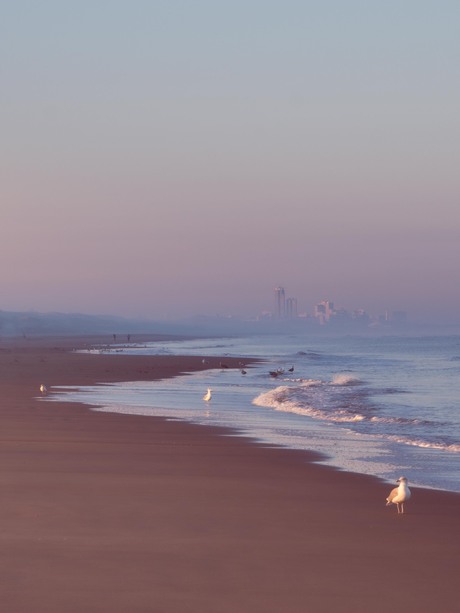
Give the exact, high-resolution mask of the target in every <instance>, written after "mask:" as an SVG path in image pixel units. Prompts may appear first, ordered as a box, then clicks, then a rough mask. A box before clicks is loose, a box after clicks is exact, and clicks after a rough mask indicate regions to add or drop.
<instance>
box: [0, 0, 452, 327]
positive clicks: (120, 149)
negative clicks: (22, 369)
mask: <svg viewBox="0 0 460 613" xmlns="http://www.w3.org/2000/svg"><path fill="white" fill-rule="evenodd" d="M459 23H460V3H458V2H457V1H456V0H440V1H438V2H431V1H424V0H417V1H416V0H403V1H401V0H388V1H387V2H375V1H373V0H361V1H358V0H349V1H348V2H344V1H343V0H328V1H326V2H312V1H308V0H302V1H300V0H283V2H281V1H272V0H244V1H243V0H233V1H232V2H221V1H218V0H197V1H195V2H190V1H189V0H155V1H148V0H130V1H129V2H128V1H127V0H92V1H91V2H90V1H89V0H88V1H86V0H80V1H79V2H76V1H72V0H70V1H68V2H62V1H60V0H41V1H40V2H8V3H6V2H4V3H2V4H1V6H0V51H1V57H2V60H1V65H0V74H1V80H2V103H1V109H2V110H1V126H0V127H1V134H2V137H1V140H0V163H1V169H2V170H1V181H0V199H1V207H2V209H1V210H2V221H1V224H0V270H1V280H2V292H1V299H0V309H3V310H28V309H33V310H37V311H65V312H66V311H71V312H77V311H78V312H84V313H112V314H115V315H123V316H135V317H148V318H159V317H166V316H167V317H180V316H183V315H188V314H194V313H204V314H215V313H221V314H224V313H232V314H235V315H246V314H254V313H258V312H260V311H262V310H264V309H271V308H272V307H273V303H272V296H273V288H274V287H275V286H278V285H281V286H283V287H285V288H286V291H287V293H288V294H289V295H293V296H296V297H297V299H298V306H299V310H300V311H303V310H306V311H310V312H311V310H312V307H313V305H314V304H315V303H317V302H319V301H321V300H327V299H328V300H333V301H334V302H335V304H336V305H337V306H343V307H344V308H346V309H354V308H364V309H366V310H367V311H369V312H372V313H377V312H383V311H385V310H386V309H388V310H403V311H407V312H408V313H409V314H410V315H411V317H413V318H416V319H417V318H418V319H420V320H431V321H453V320H457V321H458V320H459V319H460V316H459V313H460V284H459V282H458V262H459V261H460V247H459V236H460V235H459V230H460V209H459V195H460V173H459V172H458V160H459V158H460V119H459V117H460V116H459V113H458V109H459V108H460V95H459V94H460V79H459V58H460V38H459V36H458V27H459Z"/></svg>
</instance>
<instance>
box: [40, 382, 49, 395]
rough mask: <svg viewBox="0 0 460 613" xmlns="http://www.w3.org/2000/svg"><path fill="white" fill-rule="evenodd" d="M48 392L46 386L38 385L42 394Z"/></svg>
mask: <svg viewBox="0 0 460 613" xmlns="http://www.w3.org/2000/svg"><path fill="white" fill-rule="evenodd" d="M47 391H48V389H47V387H46V385H43V383H42V384H41V385H40V392H41V393H42V394H46V392H47Z"/></svg>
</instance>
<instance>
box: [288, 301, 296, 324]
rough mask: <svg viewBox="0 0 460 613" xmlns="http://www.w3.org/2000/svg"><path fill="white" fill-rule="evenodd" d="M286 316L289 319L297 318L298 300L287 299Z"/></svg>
mask: <svg viewBox="0 0 460 613" xmlns="http://www.w3.org/2000/svg"><path fill="white" fill-rule="evenodd" d="M286 316H287V318H288V319H295V318H296V317H297V298H287V299H286Z"/></svg>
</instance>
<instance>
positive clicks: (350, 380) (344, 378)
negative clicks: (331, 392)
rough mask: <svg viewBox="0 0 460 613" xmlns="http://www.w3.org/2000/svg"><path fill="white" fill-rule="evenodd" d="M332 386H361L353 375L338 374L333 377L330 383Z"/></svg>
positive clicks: (359, 381)
mask: <svg viewBox="0 0 460 613" xmlns="http://www.w3.org/2000/svg"><path fill="white" fill-rule="evenodd" d="M331 384H332V385H362V381H361V380H360V379H358V377H356V376H355V375H346V374H340V375H335V376H334V377H333V378H332V381H331Z"/></svg>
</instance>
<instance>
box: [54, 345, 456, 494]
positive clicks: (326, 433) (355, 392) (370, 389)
mask: <svg viewBox="0 0 460 613" xmlns="http://www.w3.org/2000/svg"><path fill="white" fill-rule="evenodd" d="M91 351H94V352H113V353H120V352H123V353H125V354H133V355H198V356H204V358H203V359H204V360H206V357H210V356H222V358H223V362H224V361H225V357H228V356H232V357H238V358H239V359H240V362H241V364H240V368H238V369H230V368H225V364H224V367H222V368H220V367H219V368H216V369H208V370H203V371H200V372H197V373H187V374H184V375H181V376H177V377H175V378H169V379H163V380H159V381H148V382H146V381H141V382H137V381H128V382H123V383H115V384H106V383H104V382H101V383H100V384H98V385H95V386H85V387H80V388H74V387H72V388H66V387H55V388H52V389H51V392H52V393H51V394H50V395H49V396H48V399H50V400H55V401H60V402H62V401H69V402H82V403H86V404H89V405H92V406H96V407H97V408H95V409H94V410H97V411H109V412H117V413H130V414H140V415H152V416H162V417H164V418H166V419H174V420H177V419H180V420H186V421H190V422H193V423H196V424H207V425H213V426H225V427H229V428H232V429H233V430H235V431H236V432H237V433H238V434H237V435H238V436H243V437H248V438H251V439H253V440H256V441H258V442H261V443H264V444H265V445H269V446H282V447H288V448H292V449H302V450H311V451H315V452H317V453H318V454H321V458H322V459H320V460H319V461H320V462H322V463H324V464H327V465H330V466H333V467H335V468H337V469H339V470H345V471H352V472H357V473H362V474H367V475H374V476H376V477H379V478H381V479H383V480H385V481H389V482H394V481H395V480H396V479H397V478H398V477H400V476H401V475H404V476H406V477H407V478H408V479H409V483H411V484H412V485H418V486H423V487H428V488H434V489H442V490H449V491H454V492H460V470H459V469H460V336H457V335H453V336H447V335H444V336H404V335H395V336H372V337H369V336H352V335H349V336H337V337H332V336H316V337H312V336H310V335H308V334H305V335H302V334H286V335H282V334H276V335H263V336H247V337H226V338H212V339H209V338H208V339H203V338H202V339H195V340H172V341H167V342H164V341H163V342H152V343H147V344H129V345H123V344H119V345H115V344H113V345H110V346H109V347H94V348H93V349H91ZM247 358H258V359H259V360H260V362H258V363H256V364H246V362H245V360H246V359H247ZM204 366H206V364H205V363H204ZM208 388H211V390H212V398H211V400H210V401H205V400H204V399H203V396H204V394H205V393H206V391H207V389H208Z"/></svg>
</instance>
